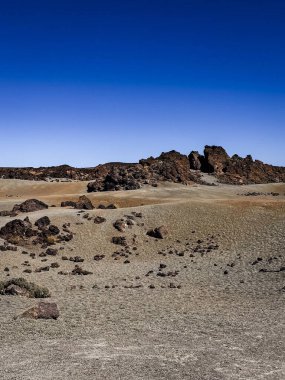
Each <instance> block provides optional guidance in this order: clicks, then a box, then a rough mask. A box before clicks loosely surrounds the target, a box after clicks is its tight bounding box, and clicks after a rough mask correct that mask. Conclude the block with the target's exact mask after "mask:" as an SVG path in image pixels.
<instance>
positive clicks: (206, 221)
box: [0, 180, 285, 380]
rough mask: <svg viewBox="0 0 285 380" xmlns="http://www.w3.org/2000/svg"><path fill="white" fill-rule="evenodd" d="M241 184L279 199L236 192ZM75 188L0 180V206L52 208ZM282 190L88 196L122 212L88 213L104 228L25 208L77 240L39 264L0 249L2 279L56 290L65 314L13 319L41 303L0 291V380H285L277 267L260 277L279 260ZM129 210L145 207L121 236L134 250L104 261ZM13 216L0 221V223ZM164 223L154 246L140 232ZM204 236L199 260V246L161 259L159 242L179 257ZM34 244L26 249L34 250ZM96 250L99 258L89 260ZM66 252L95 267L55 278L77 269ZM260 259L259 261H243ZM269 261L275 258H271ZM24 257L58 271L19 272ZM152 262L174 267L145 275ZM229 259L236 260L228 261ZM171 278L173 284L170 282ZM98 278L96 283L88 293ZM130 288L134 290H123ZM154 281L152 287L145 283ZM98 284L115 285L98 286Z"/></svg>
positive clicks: (167, 189) (169, 187)
mask: <svg viewBox="0 0 285 380" xmlns="http://www.w3.org/2000/svg"><path fill="white" fill-rule="evenodd" d="M247 191H258V192H271V191H275V192H279V193H281V195H280V196H278V197H272V196H258V197H244V196H240V195H237V194H241V193H245V192H247ZM81 194H86V183H85V182H72V183H56V182H53V183H46V182H32V181H20V180H19V181H17V180H0V210H5V209H11V208H12V206H13V205H14V204H15V203H20V202H21V201H23V200H26V199H28V198H37V199H40V200H43V201H45V202H47V203H48V204H49V205H52V204H55V205H56V206H59V205H60V202H61V201H63V200H69V199H77V198H78V196H79V195H81ZM284 194H285V184H273V185H255V186H243V187H236V186H225V185H220V186H217V187H210V186H200V185H199V186H197V185H193V186H183V185H174V184H164V185H162V186H159V187H158V188H152V187H147V188H145V189H142V190H137V191H127V192H110V193H92V194H87V196H88V197H90V198H91V199H92V202H93V203H94V204H95V205H98V204H99V203H105V204H107V203H110V202H114V203H116V204H117V205H119V206H120V207H123V208H119V209H117V210H93V211H91V212H90V211H89V212H88V213H89V214H90V216H94V215H101V216H104V217H105V218H106V219H107V221H106V223H103V224H101V225H96V224H94V223H93V221H88V220H86V219H83V218H82V215H83V214H81V216H78V215H77V211H76V210H73V209H68V208H67V209H66V208H60V207H55V208H49V209H48V210H47V211H43V212H35V213H29V214H23V215H21V216H20V217H21V218H24V217H25V216H27V215H28V216H29V218H30V220H31V221H32V222H34V221H35V220H36V219H38V218H39V217H41V216H43V215H48V216H49V217H50V219H51V220H52V223H54V224H56V225H59V226H61V225H62V224H63V223H66V222H70V223H71V227H70V228H71V230H72V231H73V232H75V233H76V235H75V236H74V239H73V240H72V241H71V242H68V243H66V244H65V245H64V247H65V249H64V250H63V251H60V253H59V255H58V256H57V257H49V258H48V261H47V262H43V263H42V262H41V258H40V257H38V256H37V257H36V259H31V258H30V257H29V256H27V255H22V254H21V251H22V250H21V249H18V251H17V252H9V251H7V252H0V280H5V279H8V278H9V277H6V272H4V271H3V269H4V268H5V267H6V266H8V267H9V268H10V278H11V277H19V276H21V277H25V278H26V279H28V280H30V281H34V282H36V283H37V284H39V285H45V286H47V287H48V288H49V289H50V290H51V292H52V298H51V299H49V301H55V302H57V304H58V306H59V309H60V313H61V315H60V318H59V319H58V320H57V321H43V320H38V321H34V320H25V319H16V320H15V319H14V317H15V316H17V315H19V314H20V313H21V312H22V311H24V310H26V309H27V308H28V307H30V306H33V305H34V304H36V302H37V300H33V299H27V298H22V297H12V296H10V297H9V296H0V302H1V314H0V323H1V329H0V340H1V346H0V347H1V348H0V350H1V352H0V378H1V379H17V380H18V379H32V380H39V379H44V380H45V379H99V380H100V379H148V380H152V379H193V380H196V379H203V380H204V379H209V380H215V379H225V380H226V379H270V380H271V379H284V378H285V366H284V362H285V340H284V337H285V333H284V331H285V329H284V310H285V307H284V297H285V292H282V291H281V289H282V288H283V287H284V286H285V272H278V273H277V272H272V273H260V272H259V269H260V268H266V269H273V270H274V269H279V268H280V267H282V266H285V253H284V247H285V244H284V242H285V196H284ZM141 205H143V206H141ZM132 206H134V207H132ZM132 211H137V212H142V214H143V217H142V219H140V218H137V221H138V222H143V223H144V226H134V227H133V228H132V229H129V230H127V232H126V233H125V234H124V235H125V236H127V238H128V240H129V241H131V239H132V237H133V235H134V234H136V235H137V238H136V239H137V243H136V246H137V247H138V250H137V251H134V252H133V253H132V255H130V256H129V260H130V263H129V264H123V261H124V260H125V258H120V259H119V260H117V261H114V259H113V258H112V257H111V255H112V253H113V252H114V251H115V250H116V249H117V247H116V246H114V245H113V244H112V243H111V242H110V240H111V237H112V236H119V235H123V233H119V232H118V231H116V230H115V229H114V227H113V226H112V223H113V222H114V221H115V220H116V219H117V218H119V217H122V216H124V215H125V214H130V213H131V212H132ZM9 220H11V218H9V217H5V218H4V217H2V218H0V226H2V225H4V224H5V223H7V221H9ZM75 223H83V224H82V225H81V224H80V225H77V224H75ZM161 224H165V225H167V226H168V228H169V231H170V235H169V237H168V238H167V239H164V240H159V241H156V240H155V239H153V238H149V237H147V236H146V231H147V230H148V229H149V228H152V227H156V226H159V225H161ZM193 230H195V233H192V231H193ZM209 235H214V236H215V238H214V240H215V242H217V243H218V244H219V249H218V250H216V251H211V252H209V253H208V254H206V255H204V256H201V254H197V253H195V254H194V256H195V257H194V258H192V257H190V252H189V251H186V252H185V254H184V256H183V257H180V256H177V255H175V254H167V255H166V256H162V255H160V254H158V251H160V250H161V249H166V248H167V247H172V248H174V249H175V248H176V249H178V251H179V252H181V251H182V250H185V247H186V246H185V244H186V243H187V242H189V243H190V247H192V246H194V242H196V241H197V240H198V239H202V240H204V241H205V239H206V238H207V237H208V236H209ZM186 239H187V240H186ZM177 240H179V241H180V242H177ZM0 243H1V240H0ZM188 247H189V246H188ZM71 249H73V250H72V251H71ZM41 251H42V250H41V249H39V248H35V247H31V248H30V249H29V252H35V253H36V254H38V253H39V252H41ZM135 253H139V255H137V256H136V255H135ZM95 254H105V256H106V257H105V258H104V259H103V260H101V261H98V262H96V261H94V260H93V256H94V255H95ZM62 255H66V256H68V257H70V256H75V255H80V256H82V257H83V258H84V259H85V261H84V263H82V264H79V265H81V266H82V267H83V268H84V269H88V270H91V271H92V272H93V273H94V274H93V275H89V276H71V275H68V276H61V275H58V271H59V270H67V271H71V270H72V269H73V268H74V263H72V262H70V261H62V260H61V256H62ZM257 257H262V259H263V260H262V261H261V262H260V263H258V264H256V265H251V263H252V262H253V261H254V260H255V259H256V258H257ZM269 257H276V259H275V260H273V262H272V263H271V264H269V263H268V261H267V260H268V258H269ZM25 260H29V261H30V263H31V267H30V268H31V269H32V270H34V269H35V268H38V267H39V266H43V265H47V264H48V263H51V262H55V261H56V262H58V263H59V264H60V268H59V269H50V271H49V272H42V273H34V272H33V273H31V274H25V273H23V270H24V269H25V268H26V267H24V266H22V265H21V264H22V263H23V262H24V261H25ZM191 260H192V261H191ZM160 263H165V264H166V265H167V270H170V271H174V270H179V271H180V272H179V274H178V275H177V276H176V277H173V278H172V277H157V276H156V275H155V274H153V275H152V274H151V275H150V276H149V277H145V274H146V273H147V272H148V271H149V270H155V273H156V271H157V269H158V266H159V264H160ZM232 263H233V264H234V266H233V267H229V266H228V265H227V264H232ZM214 264H216V266H215V265H214ZM185 266H186V267H185ZM225 270H227V271H228V274H227V275H225V274H224V271H225ZM136 277H140V279H136ZM241 280H242V281H243V282H242V283H241ZM170 282H173V283H174V284H175V285H181V289H170V288H168V285H169V283H170ZM94 284H97V285H98V287H99V288H98V289H93V288H92V286H93V285H94ZM131 284H133V285H138V284H141V285H142V287H141V288H138V289H126V288H124V286H126V285H131ZM150 284H153V285H154V286H155V288H154V289H150V288H149V285H150ZM73 285H76V289H72V287H73ZM80 285H82V286H83V287H84V288H83V289H80V288H79V287H80ZM106 285H109V286H112V285H117V287H116V288H110V289H105V286H106ZM161 286H165V288H162V287H161Z"/></svg>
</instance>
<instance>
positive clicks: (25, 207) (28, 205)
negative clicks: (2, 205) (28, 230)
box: [12, 199, 48, 212]
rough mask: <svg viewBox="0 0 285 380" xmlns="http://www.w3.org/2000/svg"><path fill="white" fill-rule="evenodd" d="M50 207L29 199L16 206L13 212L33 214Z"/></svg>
mask: <svg viewBox="0 0 285 380" xmlns="http://www.w3.org/2000/svg"><path fill="white" fill-rule="evenodd" d="M47 208H48V205H46V204H45V203H44V202H42V201H39V200H38V199H27V200H26V201H25V202H23V203H21V204H19V205H15V206H14V207H13V210H12V211H16V212H17V211H20V212H33V211H39V210H44V209H47Z"/></svg>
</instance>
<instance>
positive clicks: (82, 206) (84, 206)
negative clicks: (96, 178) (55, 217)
mask: <svg viewBox="0 0 285 380" xmlns="http://www.w3.org/2000/svg"><path fill="white" fill-rule="evenodd" d="M61 207H73V208H76V209H78V210H93V208H94V206H93V204H92V202H91V201H90V199H89V198H88V197H86V195H81V196H80V197H79V199H78V201H77V202H74V201H64V202H61Z"/></svg>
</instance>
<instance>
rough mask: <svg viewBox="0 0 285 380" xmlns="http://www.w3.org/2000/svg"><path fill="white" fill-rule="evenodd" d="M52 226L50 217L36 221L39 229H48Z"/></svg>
mask: <svg viewBox="0 0 285 380" xmlns="http://www.w3.org/2000/svg"><path fill="white" fill-rule="evenodd" d="M49 225H50V219H49V217H48V216H43V217H42V218H40V219H38V220H36V222H35V226H37V227H38V228H39V229H43V228H46V227H47V226H49Z"/></svg>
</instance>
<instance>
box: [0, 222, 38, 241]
mask: <svg viewBox="0 0 285 380" xmlns="http://www.w3.org/2000/svg"><path fill="white" fill-rule="evenodd" d="M34 234H35V233H34V232H33V230H32V224H31V222H30V221H29V219H28V218H26V219H24V220H21V219H14V220H11V221H10V222H8V223H6V224H5V226H3V227H2V228H1V229H0V237H1V238H2V239H5V240H7V241H8V242H9V243H13V244H17V243H19V242H20V241H21V240H22V239H23V238H25V237H31V236H33V235H34Z"/></svg>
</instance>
